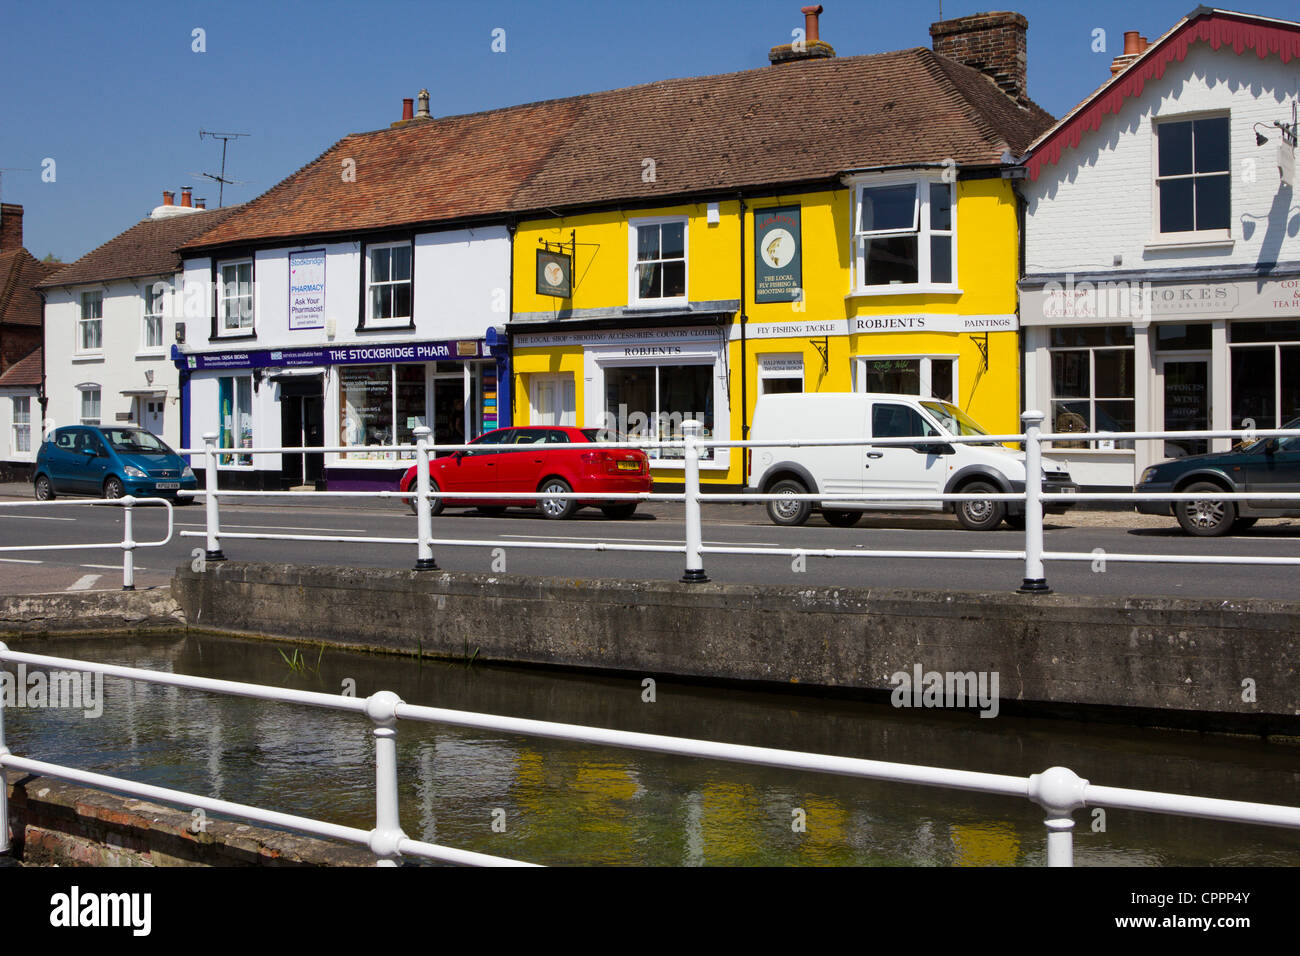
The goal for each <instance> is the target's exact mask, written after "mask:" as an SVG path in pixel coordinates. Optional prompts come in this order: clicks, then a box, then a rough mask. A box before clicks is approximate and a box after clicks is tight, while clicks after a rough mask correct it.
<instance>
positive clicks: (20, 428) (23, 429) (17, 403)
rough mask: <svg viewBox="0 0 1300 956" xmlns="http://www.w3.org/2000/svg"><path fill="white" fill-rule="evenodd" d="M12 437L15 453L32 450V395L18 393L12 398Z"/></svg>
mask: <svg viewBox="0 0 1300 956" xmlns="http://www.w3.org/2000/svg"><path fill="white" fill-rule="evenodd" d="M12 427H13V439H12V442H11V446H10V447H12V448H13V450H14V453H15V454H18V453H22V452H30V451H31V450H32V397H31V396H30V395H18V396H15V397H14V399H13V425H12Z"/></svg>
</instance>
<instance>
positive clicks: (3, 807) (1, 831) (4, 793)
mask: <svg viewBox="0 0 1300 956" xmlns="http://www.w3.org/2000/svg"><path fill="white" fill-rule="evenodd" d="M7 650H9V648H8V647H6V646H5V643H4V641H0V652H2V651H7ZM7 756H9V748H8V747H6V746H5V700H4V694H0V757H7ZM8 852H9V775H8V773H7V771H6V770H5V768H4V767H2V766H0V853H8Z"/></svg>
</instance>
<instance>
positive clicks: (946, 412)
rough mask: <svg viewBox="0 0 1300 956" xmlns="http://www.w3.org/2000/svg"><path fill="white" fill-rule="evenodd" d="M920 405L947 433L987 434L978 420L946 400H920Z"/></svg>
mask: <svg viewBox="0 0 1300 956" xmlns="http://www.w3.org/2000/svg"><path fill="white" fill-rule="evenodd" d="M921 407H922V408H924V409H925V410H926V411H927V412H929V413H930V414H931V415H933V416H934V417H935V419H936V420H937V421H938V422H939V424H940V425H942V426H943V427H944V430H945V431H947V432H948V434H949V435H987V434H988V432H986V431H985V430H984V429H983V428H982V427H980V424H979V422H977V421H975V419H973V418H971V417H970V416H969V415H967V414H966V413H965V412H963V411H962V410H961V409H960V408H958V407H957V406H956V405H949V404H948V403H947V402H922V403H921Z"/></svg>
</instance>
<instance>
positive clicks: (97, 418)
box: [77, 383, 104, 425]
mask: <svg viewBox="0 0 1300 956" xmlns="http://www.w3.org/2000/svg"><path fill="white" fill-rule="evenodd" d="M77 391H79V392H80V393H81V395H80V397H79V399H78V400H77V424H79V425H99V424H102V423H103V420H104V390H103V387H102V386H100V385H96V384H93V383H86V384H85V385H78V386H77ZM91 394H93V395H94V396H95V411H96V412H98V414H97V415H94V416H90V415H87V414H86V411H87V408H86V400H87V398H88V397H89V396H90V395H91Z"/></svg>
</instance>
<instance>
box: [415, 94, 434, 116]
mask: <svg viewBox="0 0 1300 956" xmlns="http://www.w3.org/2000/svg"><path fill="white" fill-rule="evenodd" d="M418 99H419V101H420V105H419V109H418V110H417V112H416V114H415V115H416V117H418V118H419V119H432V118H433V117H431V116H430V115H429V91H428V90H420V93H419V96H418Z"/></svg>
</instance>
